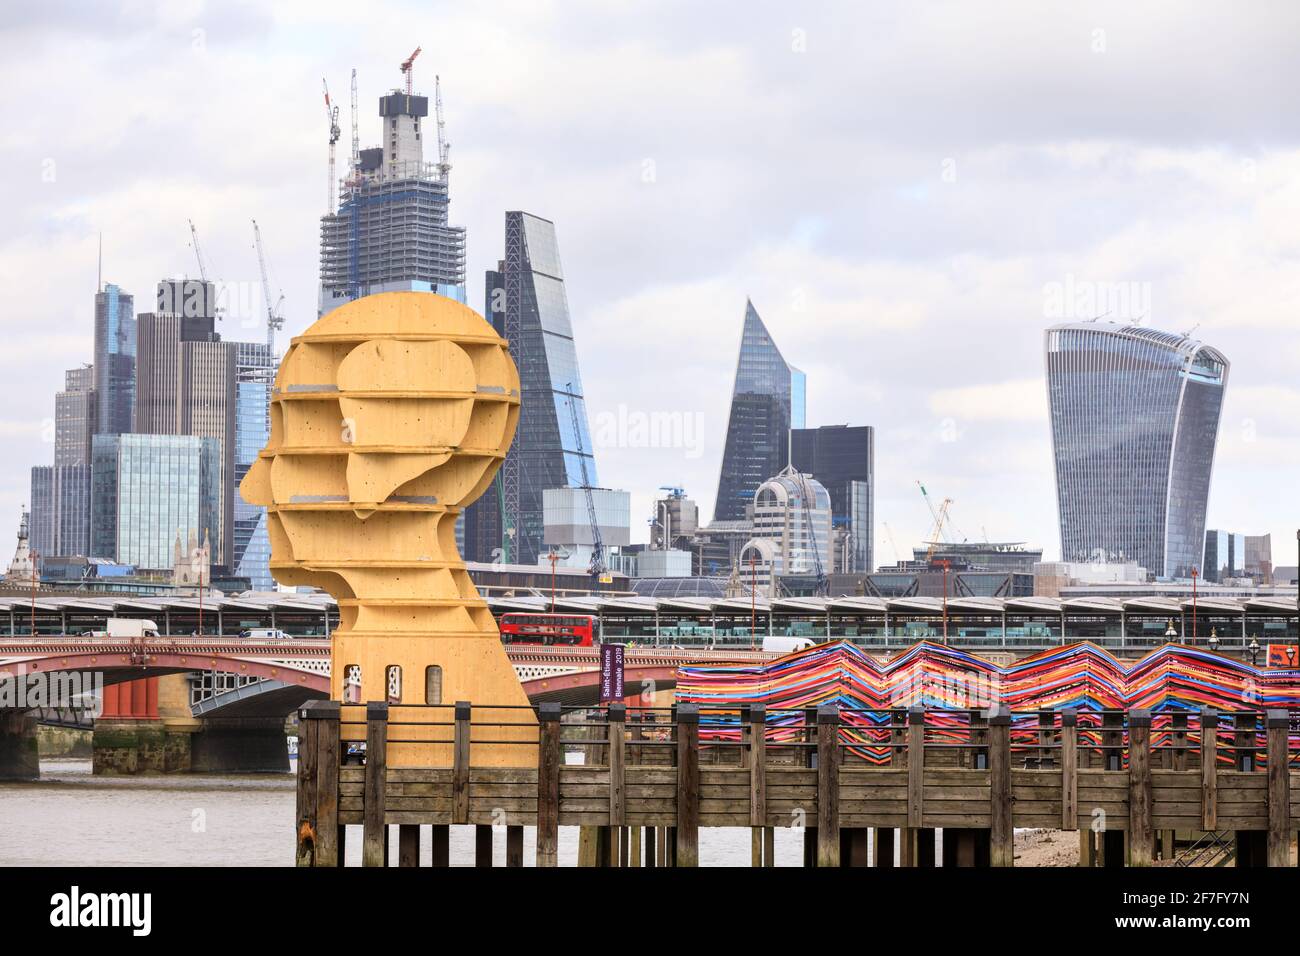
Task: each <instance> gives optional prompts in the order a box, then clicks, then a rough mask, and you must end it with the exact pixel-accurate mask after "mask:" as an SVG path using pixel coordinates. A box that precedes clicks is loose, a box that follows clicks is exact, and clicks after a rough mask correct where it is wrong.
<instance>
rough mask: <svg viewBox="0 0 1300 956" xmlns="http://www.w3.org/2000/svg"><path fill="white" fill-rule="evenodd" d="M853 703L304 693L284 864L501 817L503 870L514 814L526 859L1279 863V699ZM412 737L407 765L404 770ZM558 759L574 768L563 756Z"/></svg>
mask: <svg viewBox="0 0 1300 956" xmlns="http://www.w3.org/2000/svg"><path fill="white" fill-rule="evenodd" d="M512 712H513V714H514V717H513V719H511V718H510V715H511V713H512ZM873 714H874V716H875V717H876V718H877V719H878V721H877V725H876V728H875V729H874V730H873V733H874V734H875V736H874V737H872V739H871V743H870V745H869V746H870V748H872V749H871V752H868V747H867V746H864V744H863V739H862V735H861V734H858V735H856V736H855V734H854V733H853V730H854V728H858V729H861V726H862V725H861V715H862V712H861V711H855V712H853V714H852V715H849V714H848V713H841V712H840V711H839V710H838V709H836V708H833V707H821V708H818V709H816V710H815V711H813V710H809V711H797V712H793V711H792V712H783V713H782V714H780V715H777V714H774V713H771V712H767V711H765V710H764V709H763V708H761V707H751V708H748V709H746V710H745V711H743V712H742V713H741V714H739V715H737V713H736V712H735V711H734V710H732V711H730V712H729V715H728V719H729V721H730V723H729V725H726V726H721V727H720V725H719V718H720V715H718V714H713V713H712V712H705V713H704V714H701V712H700V710H699V709H698V708H697V707H696V706H694V705H687V704H683V705H681V706H678V707H676V708H673V709H672V710H654V709H650V708H646V709H631V710H629V709H626V708H625V707H624V706H623V705H621V704H613V705H610V706H609V707H607V708H601V709H599V710H595V709H589V710H585V711H581V712H577V713H562V711H561V708H560V707H559V705H556V704H542V705H540V706H539V707H537V708H535V709H532V708H501V707H492V708H483V709H480V708H476V707H475V706H473V705H471V704H470V703H467V702H460V703H457V704H454V705H430V706H426V705H419V706H417V705H391V706H390V705H388V704H384V703H372V704H368V705H365V706H362V705H344V706H340V705H339V703H338V702H330V701H318V702H312V703H309V704H308V705H307V706H306V707H304V708H303V710H302V711H301V713H300V717H301V721H300V728H301V737H300V742H299V748H298V759H299V768H298V770H299V776H298V804H297V817H298V827H297V862H298V864H299V865H300V866H338V865H341V863H342V861H343V858H344V843H345V833H346V830H345V828H346V827H348V826H350V825H351V826H357V825H360V826H361V827H362V832H363V834H364V836H363V838H362V850H361V858H362V862H363V864H364V865H366V866H386V865H391V864H393V863H396V864H397V865H399V866H415V865H417V864H418V861H419V849H420V847H419V842H420V835H421V830H420V827H421V826H422V825H431V827H432V831H431V833H432V836H431V839H432V859H433V864H434V865H435V866H446V865H448V862H449V861H448V848H449V827H451V826H457V825H462V826H473V827H475V828H476V831H475V833H476V838H475V840H476V842H475V847H476V861H477V864H478V865H480V866H491V865H492V849H493V839H494V831H500V830H504V834H505V841H506V861H507V865H509V866H522V865H523V863H524V828H525V827H534V828H535V831H536V832H535V839H536V863H537V865H538V866H555V865H557V863H558V859H557V857H558V853H557V845H558V834H559V828H560V827H562V826H576V827H582V828H584V829H583V830H582V837H581V839H580V849H579V863H580V864H586V865H602V866H695V865H697V864H698V862H699V832H700V830H701V828H707V827H748V828H750V829H751V831H752V847H753V850H752V862H753V864H754V865H755V866H771V865H773V862H774V861H773V848H774V838H775V828H777V827H796V828H801V830H802V833H803V847H804V853H803V860H804V863H805V865H809V866H862V865H867V862H868V860H869V859H874V861H875V865H877V866H893V865H894V863H895V856H896V855H897V857H898V859H899V860H900V861H901V864H902V865H904V866H921V867H925V866H936V865H939V864H940V863H942V865H944V866H997V867H1005V866H1011V865H1013V848H1012V838H1013V832H1014V829H1015V828H1018V827H1031V828H1049V829H1059V830H1067V831H1077V832H1078V834H1079V846H1080V865H1084V866H1098V865H1106V866H1116V865H1129V866H1146V865H1150V864H1152V863H1153V862H1155V861H1156V860H1158V859H1161V858H1164V859H1168V858H1170V857H1171V855H1172V854H1173V852H1174V848H1175V845H1176V840H1177V838H1178V836H1179V835H1182V836H1183V837H1184V839H1186V838H1188V837H1189V836H1194V835H1199V834H1202V833H1224V832H1225V831H1226V832H1227V833H1229V834H1231V839H1232V840H1233V841H1234V843H1235V849H1236V864H1237V865H1238V866H1287V865H1290V862H1289V861H1290V853H1291V844H1292V841H1293V840H1294V838H1295V836H1296V831H1297V830H1298V829H1300V753H1297V749H1298V748H1297V747H1296V746H1295V741H1294V739H1293V731H1292V727H1293V725H1294V724H1293V722H1294V719H1295V715H1294V714H1290V713H1288V712H1287V711H1282V710H1269V711H1262V710H1260V711H1234V712H1231V713H1216V712H1214V711H1201V712H1193V713H1190V714H1189V713H1178V714H1173V715H1170V714H1160V715H1157V716H1156V717H1155V718H1154V719H1153V716H1152V714H1151V713H1150V712H1148V711H1143V710H1132V711H1128V712H1120V711H1101V712H1099V711H1075V710H1064V711H1057V712H1053V711H1043V712H1037V713H1034V714H1022V713H1019V712H1017V713H1016V714H1011V713H1009V712H1008V711H1006V710H1005V709H998V708H993V709H990V710H984V711H939V710H925V711H923V710H920V709H912V710H906V711H904V710H894V711H879V712H873ZM737 716H739V723H737ZM850 716H852V717H854V718H855V720H854V721H853V723H852V724H850V723H849V722H848V720H849V717H850ZM778 718H779V719H778ZM702 719H703V722H702ZM1027 726H1028V727H1029V728H1031V729H1030V730H1028V731H1027V730H1026V727H1027ZM524 727H528V728H530V732H529V734H528V739H521V737H522V736H523V735H522V733H521V729H522V728H524ZM362 743H364V756H362V755H361V754H355V755H354V756H353V757H352V758H349V757H348V751H349V749H350V748H352V749H360V748H359V746H358V745H360V744H362ZM502 746H510V747H512V748H514V750H515V751H517V752H518V760H517V764H516V765H513V766H500V765H493V766H481V765H476V763H475V751H476V748H478V747H502ZM399 748H400V749H401V752H402V755H403V759H402V760H400V761H397V763H398V764H400V765H393V763H394V762H393V761H391V760H390V754H391V753H392V752H393V751H394V750H395V749H399ZM416 748H425V751H426V752H427V753H428V754H429V755H430V759H429V763H428V765H427V766H426V765H420V764H419V761H418V759H417V760H416V761H415V765H412V759H411V758H412V755H413V754H414V755H417V756H418V754H419V753H420V752H421V751H419V750H418V749H416ZM882 751H883V752H884V757H883V758H882V757H881V752H882ZM575 752H577V753H581V754H582V756H583V759H584V762H583V763H581V764H575V763H569V762H567V759H566V753H575ZM882 759H883V762H882ZM494 763H497V764H499V760H496V761H494ZM390 827H396V828H397V840H396V841H395V845H396V847H397V852H396V854H395V856H396V860H393V859H391V858H390V856H391V855H392V854H391V853H390V844H392V843H393V841H391V840H390V838H389V837H390V831H389V828H390ZM938 830H942V831H943V839H942V841H941V843H942V853H941V854H940V855H937V854H936V839H935V834H936V831H938ZM896 850H897V853H896Z"/></svg>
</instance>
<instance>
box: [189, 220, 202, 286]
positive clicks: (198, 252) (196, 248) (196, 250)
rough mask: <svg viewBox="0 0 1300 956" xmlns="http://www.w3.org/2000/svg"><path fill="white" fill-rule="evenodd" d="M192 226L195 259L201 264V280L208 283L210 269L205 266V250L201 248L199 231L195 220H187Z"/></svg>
mask: <svg viewBox="0 0 1300 956" xmlns="http://www.w3.org/2000/svg"><path fill="white" fill-rule="evenodd" d="M185 221H186V222H188V223H189V224H190V236H191V237H192V240H193V246H194V258H195V259H196V260H197V261H198V263H199V278H200V279H202V280H203V281H204V282H207V281H208V267H207V266H205V265H204V264H203V250H202V249H200V248H199V230H198V229H196V228H195V226H194V220H193V219H187V220H185Z"/></svg>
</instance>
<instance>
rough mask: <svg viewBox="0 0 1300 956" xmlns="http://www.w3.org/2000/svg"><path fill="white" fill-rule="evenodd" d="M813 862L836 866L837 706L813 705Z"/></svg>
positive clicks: (838, 735)
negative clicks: (814, 840) (814, 736)
mask: <svg viewBox="0 0 1300 956" xmlns="http://www.w3.org/2000/svg"><path fill="white" fill-rule="evenodd" d="M817 865H818V866H839V865H840V709H839V708H838V707H835V706H833V705H826V706H822V707H818V708H817Z"/></svg>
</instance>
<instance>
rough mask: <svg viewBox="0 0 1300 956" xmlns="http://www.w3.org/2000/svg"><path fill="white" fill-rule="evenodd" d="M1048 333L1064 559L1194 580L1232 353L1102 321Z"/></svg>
mask: <svg viewBox="0 0 1300 956" xmlns="http://www.w3.org/2000/svg"><path fill="white" fill-rule="evenodd" d="M1046 338H1047V343H1046V345H1047V356H1046V357H1047V391H1048V401H1049V404H1050V407H1051V423H1052V447H1053V452H1054V455H1055V459H1056V494H1057V505H1058V508H1059V515H1060V526H1061V557H1062V559H1063V560H1066V561H1086V560H1095V559H1098V558H1101V559H1102V560H1123V561H1136V562H1137V563H1138V564H1140V565H1141V566H1143V567H1145V568H1146V569H1147V570H1148V571H1150V572H1151V573H1152V574H1154V575H1156V576H1158V577H1171V578H1180V577H1187V576H1189V575H1190V574H1191V573H1192V569H1193V568H1196V567H1198V566H1199V565H1200V563H1201V554H1202V548H1203V547H1204V544H1205V508H1206V501H1207V499H1208V498H1209V491H1210V473H1211V471H1212V470H1213V467H1214V448H1215V444H1216V441H1217V438H1218V431H1219V415H1220V412H1221V410H1222V408H1223V391H1224V388H1225V387H1226V385H1227V381H1228V360H1227V358H1225V357H1224V355H1223V353H1221V352H1219V351H1218V350H1217V349H1214V348H1211V347H1210V346H1208V345H1206V344H1205V343H1203V342H1198V341H1196V340H1195V339H1193V338H1190V337H1189V336H1186V335H1175V334H1173V333H1170V332H1160V331H1157V330H1155V329H1147V328H1141V327H1138V326H1129V325H1114V324H1108V323H1103V322H1081V323H1075V324H1068V325H1058V326H1053V327H1052V328H1050V329H1048V330H1047V336H1046Z"/></svg>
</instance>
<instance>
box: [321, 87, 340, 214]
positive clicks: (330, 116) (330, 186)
mask: <svg viewBox="0 0 1300 956" xmlns="http://www.w3.org/2000/svg"><path fill="white" fill-rule="evenodd" d="M320 82H321V86H322V87H324V89H325V121H326V122H327V123H329V130H330V173H329V176H330V178H329V182H328V183H327V188H326V191H325V211H326V212H327V213H332V212H333V211H334V204H335V201H336V199H337V196H336V191H337V189H338V182H337V180H335V178H334V168H335V167H334V151H335V147H336V146H337V145H338V141H339V136H340V135H341V134H342V131H341V130H340V129H339V108H338V107H337V106H335V105H334V104H333V103H331V102H330V85H329V84H328V83H326V82H325V79H324V78H323V77H322V78H321V81H320Z"/></svg>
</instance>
